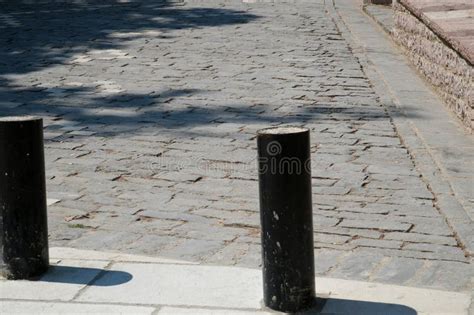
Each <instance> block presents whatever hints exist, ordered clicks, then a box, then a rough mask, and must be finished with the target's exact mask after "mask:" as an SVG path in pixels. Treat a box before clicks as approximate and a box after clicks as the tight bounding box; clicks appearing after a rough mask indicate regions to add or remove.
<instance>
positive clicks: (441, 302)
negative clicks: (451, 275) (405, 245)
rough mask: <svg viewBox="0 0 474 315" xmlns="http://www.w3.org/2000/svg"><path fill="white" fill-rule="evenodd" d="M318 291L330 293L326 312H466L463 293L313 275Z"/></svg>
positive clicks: (465, 298)
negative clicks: (315, 276)
mask: <svg viewBox="0 0 474 315" xmlns="http://www.w3.org/2000/svg"><path fill="white" fill-rule="evenodd" d="M316 287H317V292H329V295H330V299H328V301H327V303H326V305H325V306H324V308H323V310H322V311H323V313H328V314H353V315H356V314H361V315H362V314H413V315H414V314H418V315H421V314H431V315H435V314H439V315H441V314H468V312H467V309H468V307H469V305H470V301H471V298H470V297H469V295H467V294H464V293H456V292H446V291H438V290H428V289H419V288H411V287H404V286H396V285H385V284H377V283H367V282H360V281H351V280H342V279H329V278H316Z"/></svg>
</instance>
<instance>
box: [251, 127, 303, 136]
mask: <svg viewBox="0 0 474 315" xmlns="http://www.w3.org/2000/svg"><path fill="white" fill-rule="evenodd" d="M308 131H309V129H308V128H303V127H294V126H286V127H270V128H265V129H260V130H259V131H257V133H258V134H259V135H288V134H297V133H304V132H308Z"/></svg>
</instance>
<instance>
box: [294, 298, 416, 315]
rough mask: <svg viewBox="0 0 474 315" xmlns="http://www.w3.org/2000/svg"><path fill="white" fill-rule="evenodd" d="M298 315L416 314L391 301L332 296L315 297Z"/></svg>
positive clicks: (412, 310) (404, 306)
mask: <svg viewBox="0 0 474 315" xmlns="http://www.w3.org/2000/svg"><path fill="white" fill-rule="evenodd" d="M296 314H300V315H317V314H318V315H330V314H331V315H335V314H339V315H343V314H350V315H381V314H383V315H417V314H418V312H417V311H416V310H414V309H413V308H411V307H409V306H406V305H401V304H392V303H381V302H369V301H356V300H346V299H333V298H325V299H323V298H316V299H315V302H314V306H313V307H312V308H311V309H309V310H306V311H303V312H298V313H296Z"/></svg>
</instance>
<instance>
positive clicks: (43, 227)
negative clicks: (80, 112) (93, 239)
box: [0, 117, 49, 279]
mask: <svg viewBox="0 0 474 315" xmlns="http://www.w3.org/2000/svg"><path fill="white" fill-rule="evenodd" d="M0 247H1V249H0V250H1V252H0V273H1V274H2V275H3V276H4V277H6V278H8V279H26V278H30V277H34V276H38V275H40V274H42V273H43V272H45V271H46V270H47V269H48V264H49V254H48V228H47V216H46V182H45V170H44V148H43V120H42V119H41V118H34V117H6V118H0Z"/></svg>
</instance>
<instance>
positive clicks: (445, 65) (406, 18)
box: [393, 2, 474, 132]
mask: <svg viewBox="0 0 474 315" xmlns="http://www.w3.org/2000/svg"><path fill="white" fill-rule="evenodd" d="M393 7H394V29H393V37H394V38H395V40H396V41H397V42H398V43H399V44H400V45H401V46H402V47H403V48H405V50H406V53H407V54H408V56H409V57H410V59H411V61H412V62H413V63H414V64H415V66H416V67H417V68H418V69H419V70H420V71H421V73H422V74H423V75H424V76H425V77H426V79H427V80H428V81H429V82H430V83H431V84H433V85H434V86H435V87H436V88H437V91H438V92H439V93H440V94H441V96H442V97H443V98H444V99H445V101H446V103H447V105H448V107H449V108H450V109H451V110H452V111H453V112H455V113H456V115H457V116H458V117H459V118H460V119H461V120H462V122H463V124H464V125H465V126H466V127H467V128H468V129H469V130H470V131H471V132H472V130H473V120H474V84H473V74H474V71H473V68H472V64H471V63H470V62H469V61H467V60H466V59H464V58H463V57H462V56H461V55H459V54H458V53H457V52H456V51H455V50H454V49H453V48H452V47H451V46H450V45H449V44H447V43H446V42H445V41H443V40H442V39H441V38H440V37H439V36H438V35H436V34H435V33H434V32H433V31H432V30H431V29H430V28H428V27H427V26H426V25H425V24H424V23H423V22H422V21H421V20H419V19H418V18H417V17H416V16H415V15H413V14H412V13H411V12H410V11H409V10H408V9H407V8H406V7H404V6H403V5H402V4H400V3H399V2H395V3H394V4H393Z"/></svg>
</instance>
